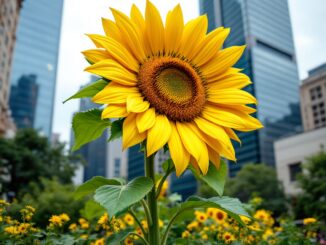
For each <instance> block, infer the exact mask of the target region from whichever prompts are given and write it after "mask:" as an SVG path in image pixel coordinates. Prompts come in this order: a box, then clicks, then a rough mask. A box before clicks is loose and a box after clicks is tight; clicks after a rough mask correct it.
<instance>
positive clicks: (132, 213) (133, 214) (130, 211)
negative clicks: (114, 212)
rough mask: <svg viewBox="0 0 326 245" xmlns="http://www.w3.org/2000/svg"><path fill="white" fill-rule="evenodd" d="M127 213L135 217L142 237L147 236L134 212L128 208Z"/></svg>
mask: <svg viewBox="0 0 326 245" xmlns="http://www.w3.org/2000/svg"><path fill="white" fill-rule="evenodd" d="M129 213H130V215H131V216H132V217H133V218H134V219H135V221H136V223H137V224H138V226H139V228H140V229H141V231H142V232H143V234H144V237H147V233H146V231H145V229H144V227H143V225H142V224H141V222H140V221H139V219H138V218H137V216H136V214H135V212H134V211H133V210H132V209H129Z"/></svg>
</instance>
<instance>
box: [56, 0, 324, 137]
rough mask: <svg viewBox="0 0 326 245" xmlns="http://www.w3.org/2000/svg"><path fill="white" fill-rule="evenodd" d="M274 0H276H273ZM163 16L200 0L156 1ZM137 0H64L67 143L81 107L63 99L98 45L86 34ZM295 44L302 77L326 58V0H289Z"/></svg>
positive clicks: (62, 119)
mask: <svg viewBox="0 0 326 245" xmlns="http://www.w3.org/2000/svg"><path fill="white" fill-rule="evenodd" d="M275 1H276V0H275ZM152 2H153V3H154V4H155V5H156V7H158V8H159V10H160V13H161V15H162V17H163V18H165V16H166V13H167V12H168V10H170V9H172V8H173V7H174V6H175V5H176V4H178V3H180V4H181V7H182V10H183V13H184V18H185V21H187V20H190V19H192V18H194V17H196V16H198V14H199V6H198V0H164V1H162V0H152ZM133 3H135V4H136V5H137V6H138V7H139V8H140V9H141V10H144V9H145V3H146V1H145V0H123V1H119V0H96V1H94V0H93V1H91V0H69V1H64V12H63V19H62V30H61V40H60V50H59V62H58V75H57V87H56V97H55V111H54V122H53V133H59V134H60V140H61V141H65V142H68V141H69V140H70V133H71V120H72V116H73V113H74V112H76V111H77V110H78V106H79V101H78V100H71V101H68V102H66V103H65V104H63V103H62V101H64V100H65V99H66V98H68V97H70V96H71V95H72V94H74V93H75V92H77V91H78V90H79V88H80V86H81V85H84V84H85V83H87V82H88V81H89V77H90V74H89V73H87V72H85V71H83V70H84V68H85V67H86V66H87V65H88V64H87V62H86V61H85V60H84V58H83V56H82V54H81V51H83V50H86V49H90V48H94V45H93V44H92V42H91V41H90V40H89V39H88V38H87V37H86V36H85V34H86V33H96V34H104V33H103V30H102V25H101V17H105V18H110V19H113V17H112V14H111V13H110V10H109V8H110V7H112V8H116V9H118V10H120V11H122V12H124V13H126V14H129V11H130V8H131V5H132V4H133ZM289 8H290V16H291V21H292V28H293V35H294V44H295V47H296V57H297V62H298V71H299V76H300V79H303V78H305V77H306V76H307V71H308V70H309V69H311V68H314V67H315V66H317V65H320V64H322V63H324V62H326V29H325V25H326V2H325V0H310V1H307V0H289Z"/></svg>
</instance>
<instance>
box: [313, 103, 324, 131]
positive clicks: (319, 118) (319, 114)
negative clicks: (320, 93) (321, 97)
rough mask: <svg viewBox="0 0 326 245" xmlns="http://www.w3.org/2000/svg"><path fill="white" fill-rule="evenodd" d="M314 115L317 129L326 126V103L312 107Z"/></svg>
mask: <svg viewBox="0 0 326 245" xmlns="http://www.w3.org/2000/svg"><path fill="white" fill-rule="evenodd" d="M312 114H313V117H314V124H315V127H316V128H320V127H324V126H326V122H325V120H326V115H325V103H324V102H320V103H318V104H315V105H313V106H312Z"/></svg>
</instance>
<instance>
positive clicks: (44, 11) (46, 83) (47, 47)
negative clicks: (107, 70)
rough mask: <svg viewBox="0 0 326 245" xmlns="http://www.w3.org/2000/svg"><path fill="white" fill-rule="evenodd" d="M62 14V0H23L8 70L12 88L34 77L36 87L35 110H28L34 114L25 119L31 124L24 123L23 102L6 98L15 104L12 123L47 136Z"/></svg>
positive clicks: (48, 134)
mask: <svg viewBox="0 0 326 245" xmlns="http://www.w3.org/2000/svg"><path fill="white" fill-rule="evenodd" d="M7 2H8V1H7ZM9 2H11V1H9ZM62 12H63V0H56V1H47V0H28V1H23V4H22V9H21V13H20V20H19V24H18V28H17V41H16V47H15V51H14V56H13V63H12V70H11V79H10V80H11V86H12V87H13V88H18V87H19V86H20V85H19V81H20V80H21V79H22V78H26V77H33V78H35V80H34V81H33V83H34V84H35V86H37V88H38V89H37V97H36V98H35V100H36V104H35V108H34V109H33V110H31V111H33V112H34V114H33V115H29V116H28V117H29V118H30V117H33V118H32V119H31V120H30V121H31V122H32V125H30V124H27V125H26V123H25V122H24V120H25V119H26V117H25V116H26V114H25V113H26V112H27V111H26V109H25V105H24V100H21V99H20V98H17V97H16V96H17V93H12V94H11V95H10V100H11V101H16V103H15V108H11V110H12V113H13V116H14V121H15V123H16V124H17V125H18V126H19V127H20V126H32V127H33V128H35V129H37V130H39V131H40V132H41V133H42V134H44V135H46V136H48V137H51V132H52V118H53V106H54V93H55V85H56V75H57V62H58V52H59V41H60V32H61V19H62ZM19 101H20V102H21V103H19ZM22 114H24V116H22ZM21 120H23V121H21Z"/></svg>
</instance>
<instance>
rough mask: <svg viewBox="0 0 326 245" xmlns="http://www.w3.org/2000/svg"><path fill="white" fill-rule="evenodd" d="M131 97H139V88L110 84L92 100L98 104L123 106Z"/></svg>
mask: <svg viewBox="0 0 326 245" xmlns="http://www.w3.org/2000/svg"><path fill="white" fill-rule="evenodd" d="M130 95H135V96H137V95H139V91H138V88H136V87H126V86H123V85H121V84H118V83H116V82H110V83H109V84H108V85H107V86H106V87H105V88H104V89H102V90H101V91H100V92H98V93H97V94H96V95H95V96H94V97H93V98H92V101H93V102H95V103H98V104H121V103H126V101H127V97H128V96H130Z"/></svg>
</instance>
